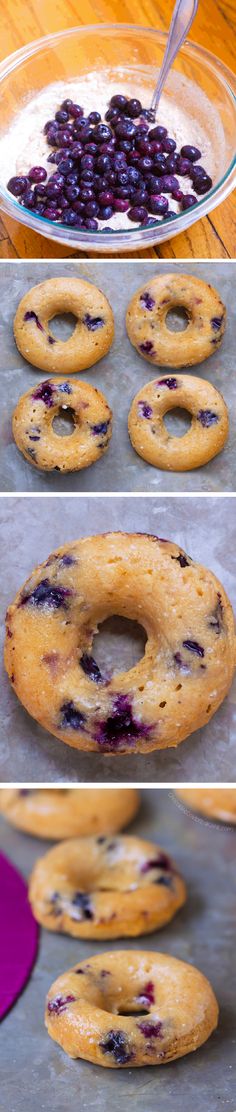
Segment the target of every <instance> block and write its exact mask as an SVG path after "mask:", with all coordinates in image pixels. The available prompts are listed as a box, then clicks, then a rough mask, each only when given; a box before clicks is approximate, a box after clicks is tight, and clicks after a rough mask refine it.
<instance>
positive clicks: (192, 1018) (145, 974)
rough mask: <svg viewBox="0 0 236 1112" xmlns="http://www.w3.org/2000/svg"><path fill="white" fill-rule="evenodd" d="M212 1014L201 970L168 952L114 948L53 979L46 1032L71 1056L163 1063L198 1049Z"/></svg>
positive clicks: (214, 1007)
mask: <svg viewBox="0 0 236 1112" xmlns="http://www.w3.org/2000/svg"><path fill="white" fill-rule="evenodd" d="M217 1021H218V1004H217V1000H216V998H215V995H214V992H213V990H212V988H211V985H210V984H209V981H208V980H207V978H206V977H204V976H203V973H200V971H199V969H195V967H194V966H193V965H189V964H187V962H185V961H179V960H178V959H177V958H172V957H170V955H169V954H159V953H152V952H150V951H148V952H145V950H120V951H117V950H116V951H112V952H111V953H105V954H99V956H96V957H92V958H89V961H82V962H81V963H80V965H77V966H75V967H74V969H69V970H68V972H67V973H64V974H62V975H61V976H60V977H58V978H57V980H56V981H54V984H53V985H52V986H51V988H50V991H49V993H48V997H47V1002H46V1012H45V1022H46V1027H47V1030H48V1033H49V1035H51V1038H52V1039H54V1040H55V1042H58V1043H59V1046H62V1048H63V1050H65V1051H66V1054H69V1056H70V1058H85V1059H86V1060H87V1061H88V1062H95V1063H96V1064H97V1065H99V1066H108V1067H110V1068H113V1069H114V1068H116V1067H118V1066H122V1067H125V1066H127V1067H128V1068H130V1066H161V1065H165V1063H166V1062H171V1061H172V1059H174V1058H182V1057H183V1055H184V1054H189V1053H190V1052H191V1051H192V1050H197V1048H198V1047H199V1046H201V1045H202V1043H204V1042H205V1041H206V1039H208V1038H209V1035H211V1033H212V1031H214V1028H215V1027H216V1026H217Z"/></svg>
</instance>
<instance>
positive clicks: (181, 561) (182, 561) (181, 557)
mask: <svg viewBox="0 0 236 1112" xmlns="http://www.w3.org/2000/svg"><path fill="white" fill-rule="evenodd" d="M171 560H176V562H177V563H178V564H180V567H181V568H189V567H190V562H189V560H187V558H186V556H184V555H183V553H182V552H180V554H179V556H171Z"/></svg>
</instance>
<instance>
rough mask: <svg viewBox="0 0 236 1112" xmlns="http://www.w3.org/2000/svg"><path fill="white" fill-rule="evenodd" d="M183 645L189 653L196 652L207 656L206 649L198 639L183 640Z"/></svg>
mask: <svg viewBox="0 0 236 1112" xmlns="http://www.w3.org/2000/svg"><path fill="white" fill-rule="evenodd" d="M183 647H184V649H187V650H188V652H189V653H195V655H196V656H205V649H203V648H202V645H199V644H198V641H183Z"/></svg>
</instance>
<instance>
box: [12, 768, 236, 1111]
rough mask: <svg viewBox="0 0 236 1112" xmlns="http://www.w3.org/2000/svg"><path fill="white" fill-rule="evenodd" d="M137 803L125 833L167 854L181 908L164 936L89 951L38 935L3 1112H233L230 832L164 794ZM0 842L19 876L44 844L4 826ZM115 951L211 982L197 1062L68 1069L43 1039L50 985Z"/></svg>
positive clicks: (19, 1007)
mask: <svg viewBox="0 0 236 1112" xmlns="http://www.w3.org/2000/svg"><path fill="white" fill-rule="evenodd" d="M143 794H144V799H143V807H142V811H141V813H140V816H138V817H137V820H136V822H135V824H133V827H132V828H130V830H131V831H132V832H136V833H137V834H140V835H141V837H143V838H145V837H147V838H153V840H154V841H155V842H157V843H158V842H159V843H160V845H163V847H164V848H165V849H166V850H167V851H169V852H170V853H172V854H173V856H174V857H175V860H176V862H177V864H178V866H179V868H180V869H181V870H182V872H183V875H184V877H185V880H186V883H187V889H188V902H187V904H186V905H185V907H184V908H182V910H181V911H180V912H179V913H178V915H177V916H176V917H175V918H174V919H173V921H172V923H170V924H169V925H167V926H166V927H165V928H164V929H163V930H160V931H158V932H156V933H154V934H151V935H145V936H142V937H141V938H137V939H135V940H133V939H127V940H126V939H125V940H119V941H117V942H113V943H107V942H103V943H96V942H93V943H91V942H90V943H89V942H85V941H79V940H78V941H76V940H73V939H72V938H69V937H68V938H67V937H66V936H62V935H56V934H50V933H49V931H48V932H47V931H46V930H42V932H41V945H40V951H39V956H38V961H37V963H36V966H35V969H34V972H33V976H32V977H31V979H30V981H29V984H28V986H27V988H26V990H25V992H24V993H23V995H22V996H21V998H20V999H19V1000H18V1002H17V1004H16V1006H15V1007H14V1008H13V1010H12V1011H11V1012H10V1013H9V1015H8V1016H7V1017H6V1019H5V1020H4V1023H3V1024H2V1027H1V1047H2V1066H1V1097H0V1109H1V1112H6V1109H10V1110H11V1112H35V1109H37V1112H49V1109H50V1112H67V1110H68V1112H69V1109H70V1110H71V1109H72V1108H73V1109H76V1112H77V1109H79V1110H80V1112H95V1110H96V1112H111V1108H112V1110H113V1112H120V1109H121V1108H122V1107H125V1109H126V1112H172V1109H173V1110H174V1112H192V1110H193V1109H195V1110H196V1112H216V1109H217V1112H234V1109H235V1081H236V1077H235V988H234V983H233V981H234V978H233V968H234V965H235V841H236V830H235V829H234V830H233V829H232V827H231V828H228V829H227V828H226V827H224V826H220V825H219V826H218V825H217V824H216V823H214V824H210V823H207V822H206V821H203V820H201V819H199V818H197V816H196V815H195V816H194V815H192V816H190V814H187V813H185V810H184V808H183V805H181V804H180V803H179V802H177V800H175V798H170V793H169V792H168V791H167V789H166V790H165V791H163V790H162V791H158V792H157V791H155V790H154V791H149V792H144V793H143ZM0 843H1V846H2V849H3V850H4V851H5V853H7V854H8V855H9V857H10V859H11V860H12V861H13V862H15V863H16V865H17V866H18V868H20V869H21V870H22V872H23V873H24V874H25V875H26V876H29V874H30V872H31V869H32V867H33V864H34V861H35V859H36V858H37V857H38V856H39V855H42V854H43V853H44V852H45V851H46V849H47V847H48V845H49V843H45V842H39V841H37V840H36V839H32V838H29V837H28V836H26V835H23V834H21V833H20V832H18V831H16V830H13V828H11V827H10V826H7V824H6V823H4V822H3V821H2V822H1V823H0ZM122 948H125V949H134V950H138V949H145V950H160V951H162V952H165V953H166V952H167V953H170V954H172V955H173V956H174V957H177V958H180V959H181V960H182V961H187V962H190V963H193V964H194V965H196V966H197V967H198V968H199V969H201V971H202V972H203V973H205V975H206V976H207V977H208V978H209V980H210V981H211V983H212V986H213V989H214V991H215V993H216V996H217V998H218V1001H219V1005H220V1021H219V1027H218V1030H217V1031H216V1032H215V1033H214V1034H213V1035H212V1036H211V1038H210V1039H209V1041H208V1042H206V1043H205V1045H204V1046H203V1047H202V1048H200V1049H199V1050H197V1051H196V1053H194V1054H189V1055H187V1056H186V1057H185V1058H182V1059H180V1060H179V1061H177V1062H171V1063H170V1064H169V1065H166V1066H163V1067H159V1068H155V1067H148V1068H147V1069H138V1070H137V1069H136V1070H135V1069H126V1070H109V1069H107V1070H106V1069H102V1068H101V1067H99V1066H94V1065H90V1064H89V1063H88V1062H83V1061H81V1060H80V1061H79V1060H77V1061H73V1060H71V1059H70V1058H68V1057H67V1056H66V1054H64V1053H63V1050H61V1048H60V1047H59V1046H58V1045H57V1044H56V1043H53V1042H52V1040H51V1039H50V1038H49V1036H48V1034H47V1032H46V1029H45V1027H44V1002H45V996H46V993H47V991H48V989H49V987H50V985H51V984H52V981H53V980H54V979H55V978H56V977H57V976H58V975H59V974H60V973H62V972H65V971H66V969H68V968H69V967H70V966H72V965H74V964H76V963H77V962H80V961H81V960H82V959H86V958H87V959H88V958H89V957H90V956H91V954H95V953H97V952H101V953H104V952H105V951H106V950H109V949H115V950H119V949H122Z"/></svg>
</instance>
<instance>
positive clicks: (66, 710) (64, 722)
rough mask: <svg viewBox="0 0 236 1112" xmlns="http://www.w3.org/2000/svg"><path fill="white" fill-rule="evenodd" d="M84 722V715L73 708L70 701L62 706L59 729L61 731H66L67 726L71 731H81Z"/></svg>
mask: <svg viewBox="0 0 236 1112" xmlns="http://www.w3.org/2000/svg"><path fill="white" fill-rule="evenodd" d="M85 722H86V718H85V714H83V712H82V711H81V710H78V708H77V707H75V705H74V703H73V701H72V700H71V701H69V702H68V703H63V704H62V707H61V720H60V727H61V729H62V730H64V729H66V728H67V726H69V727H70V729H71V730H83V728H84V724H85Z"/></svg>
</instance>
